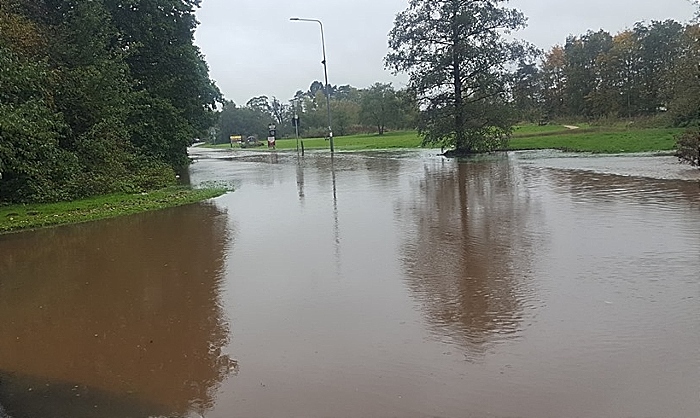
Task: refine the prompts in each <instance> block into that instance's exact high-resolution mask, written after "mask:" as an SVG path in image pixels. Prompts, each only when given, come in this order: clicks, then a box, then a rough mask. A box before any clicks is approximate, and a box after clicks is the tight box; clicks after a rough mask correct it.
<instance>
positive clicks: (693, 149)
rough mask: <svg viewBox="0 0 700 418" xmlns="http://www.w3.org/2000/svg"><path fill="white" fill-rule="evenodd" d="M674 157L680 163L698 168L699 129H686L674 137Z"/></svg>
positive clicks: (699, 149)
mask: <svg viewBox="0 0 700 418" xmlns="http://www.w3.org/2000/svg"><path fill="white" fill-rule="evenodd" d="M676 150H677V151H676V156H677V157H678V159H679V160H680V161H681V162H682V163H687V164H690V165H692V166H695V167H698V168H700V129H698V128H695V129H688V130H687V131H685V132H683V133H682V134H680V135H679V136H677V137H676Z"/></svg>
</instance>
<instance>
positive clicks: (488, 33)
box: [386, 0, 535, 154]
mask: <svg viewBox="0 0 700 418" xmlns="http://www.w3.org/2000/svg"><path fill="white" fill-rule="evenodd" d="M504 2H505V1H504V0H410V1H409V6H408V9H406V10H405V11H403V12H401V13H399V14H398V15H397V16H396V20H395V22H394V28H393V29H392V30H391V32H390V33H389V49H390V52H389V54H388V55H387V56H386V66H387V67H388V68H390V69H392V70H393V71H394V72H407V73H408V74H409V76H410V87H411V88H412V89H413V90H414V91H415V92H416V93H417V96H418V99H419V101H420V102H419V103H420V107H421V109H422V113H421V116H422V117H421V121H420V124H419V132H420V134H421V135H422V136H423V142H424V143H426V144H427V143H430V144H438V145H445V146H453V147H454V148H455V151H456V152H457V153H460V154H467V153H475V152H486V151H491V150H496V149H501V148H503V147H504V146H505V144H506V142H507V140H508V137H509V135H510V133H511V130H512V126H513V124H514V118H513V113H512V109H511V108H510V105H509V103H508V102H509V89H510V85H511V81H512V78H513V69H514V64H515V63H516V62H517V61H519V60H523V59H524V58H526V57H527V56H528V55H531V54H533V53H534V52H535V50H534V48H533V47H531V46H529V45H527V44H524V43H522V42H518V41H512V40H507V39H506V38H505V37H504V35H505V34H508V33H510V32H511V31H513V30H517V29H520V28H523V27H524V26H525V20H526V19H525V16H524V15H523V14H522V13H521V12H519V11H517V10H514V9H506V8H503V7H501V3H504Z"/></svg>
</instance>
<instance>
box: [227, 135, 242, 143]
mask: <svg viewBox="0 0 700 418" xmlns="http://www.w3.org/2000/svg"><path fill="white" fill-rule="evenodd" d="M229 138H230V139H231V143H232V144H233V143H234V142H241V139H243V137H242V136H241V135H231V136H230V137H229Z"/></svg>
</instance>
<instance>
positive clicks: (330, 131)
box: [289, 17, 334, 153]
mask: <svg viewBox="0 0 700 418" xmlns="http://www.w3.org/2000/svg"><path fill="white" fill-rule="evenodd" d="M289 20H292V21H295V22H316V23H318V24H319V25H320V26H321V46H322V48H323V61H321V64H323V76H324V81H325V82H326V88H325V90H326V108H327V109H328V137H329V139H330V141H331V153H333V151H334V150H333V128H331V89H330V86H329V85H328V67H327V66H326V40H325V37H324V36H323V23H321V21H320V20H318V19H304V18H301V17H291V18H289Z"/></svg>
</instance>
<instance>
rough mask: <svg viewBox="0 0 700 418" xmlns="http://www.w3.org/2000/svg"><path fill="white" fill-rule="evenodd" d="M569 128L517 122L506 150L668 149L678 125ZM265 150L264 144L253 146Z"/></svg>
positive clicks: (353, 146) (310, 141)
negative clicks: (667, 127) (630, 127)
mask: <svg viewBox="0 0 700 418" xmlns="http://www.w3.org/2000/svg"><path fill="white" fill-rule="evenodd" d="M578 127H579V129H570V128H567V127H566V126H564V125H544V126H538V125H520V126H517V127H516V128H515V130H514V132H513V136H512V138H511V141H510V145H509V148H508V149H510V150H531V149H559V150H564V151H574V152H595V153H623V152H653V151H671V150H673V149H674V145H675V138H674V136H675V135H677V134H679V133H680V132H681V131H682V130H681V129H656V128H649V129H643V128H633V129H626V128H620V127H591V126H589V125H578ZM302 141H303V143H304V149H306V150H312V149H328V148H329V147H330V144H329V143H328V141H327V140H325V139H324V138H305V139H303V140H302ZM420 144H421V139H420V138H419V137H418V134H417V133H416V132H415V131H399V132H388V133H386V134H384V135H376V134H374V135H351V136H343V137H336V138H335V139H334V146H335V149H336V150H338V151H353V150H370V149H373V150H376V149H392V148H418V147H420ZM229 147H230V145H228V144H222V145H216V146H215V148H229ZM253 149H255V150H267V149H268V148H267V146H263V147H259V148H253ZM290 149H296V140H294V139H279V140H277V150H290Z"/></svg>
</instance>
